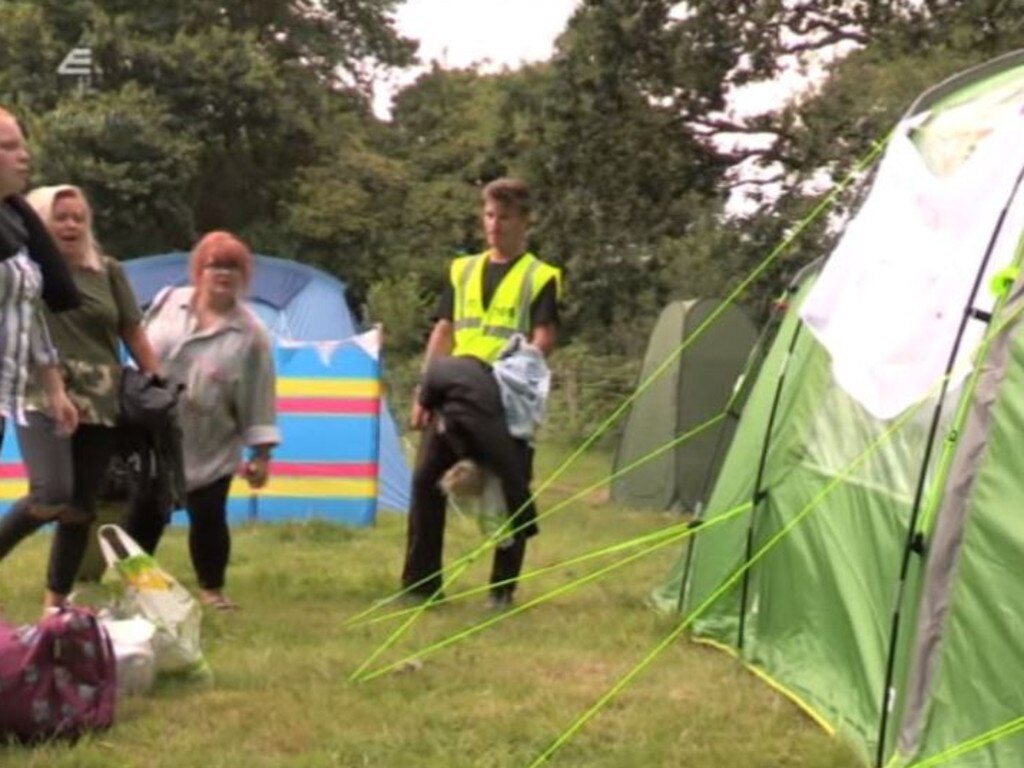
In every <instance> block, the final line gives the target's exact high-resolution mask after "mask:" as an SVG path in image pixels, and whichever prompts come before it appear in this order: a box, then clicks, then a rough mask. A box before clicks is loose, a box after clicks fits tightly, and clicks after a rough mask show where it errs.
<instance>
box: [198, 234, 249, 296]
mask: <svg viewBox="0 0 1024 768" xmlns="http://www.w3.org/2000/svg"><path fill="white" fill-rule="evenodd" d="M217 259H220V260H223V261H233V262H235V263H236V264H238V266H239V267H241V268H242V277H243V279H244V282H245V284H246V285H248V284H249V279H250V278H251V277H252V251H250V250H249V246H248V245H246V244H245V243H243V242H242V241H241V240H239V239H238V238H237V237H235V236H234V235H233V234H231V233H230V232H224V231H221V230H218V231H216V232H207V233H206V234H205V235H203V237H202V238H201V239H200V240H199V242H198V243H196V246H195V248H193V249H192V256H191V258H190V259H189V264H188V274H189V277H190V278H192V285H198V284H199V276H200V275H201V274H202V272H203V269H204V268H205V267H206V265H207V264H209V263H210V262H211V261H215V260H217Z"/></svg>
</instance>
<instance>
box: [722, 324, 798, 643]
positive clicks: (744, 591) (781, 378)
mask: <svg viewBox="0 0 1024 768" xmlns="http://www.w3.org/2000/svg"><path fill="white" fill-rule="evenodd" d="M803 327H804V324H803V323H802V322H798V323H797V325H796V328H794V329H793V336H792V338H791V339H790V340H789V348H788V349H787V350H786V358H785V360H783V362H782V368H781V369H780V370H779V374H778V378H777V380H776V382H775V394H774V396H773V397H772V407H771V410H770V411H769V412H768V423H767V424H766V425H765V430H764V440H762V441H761V456H760V458H758V461H757V475H756V476H755V479H754V492H753V494H751V498H750V501H751V509H750V521H749V523H748V524H747V544H746V550H745V552H744V555H743V565H744V570H743V585H742V587H741V589H740V624H739V628H738V629H737V632H736V647H737V649H739V650H740V651H742V650H743V640H744V635H745V634H746V626H747V601H748V595H749V591H750V568H748V567H746V566H748V565H749V564H750V560H751V558H752V557H753V556H754V523H755V522H756V519H757V510H758V506H759V505H760V504H761V502H762V501H763V500H764V497H765V495H766V494H765V492H764V491H763V490H762V488H761V486H762V484H763V481H764V473H765V468H766V466H767V464H768V447H769V445H770V444H771V440H772V433H773V432H774V431H775V417H776V416H777V415H778V412H779V403H780V402H781V401H782V388H783V386H784V385H785V383H786V372H787V370H788V368H789V362H790V360H792V359H793V350H794V349H796V343H797V340H799V338H800V331H801V330H802V329H803Z"/></svg>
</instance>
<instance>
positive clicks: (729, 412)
mask: <svg viewBox="0 0 1024 768" xmlns="http://www.w3.org/2000/svg"><path fill="white" fill-rule="evenodd" d="M803 273H804V272H803V270H801V271H800V272H799V273H798V275H797V278H799V276H801V275H803ZM797 278H794V280H793V281H790V285H789V287H788V288H787V289H786V291H784V292H783V294H782V296H780V297H779V299H778V300H776V301H775V304H774V307H773V311H772V313H771V315H770V316H769V317H768V321H767V322H766V323H765V324H764V328H763V329H762V330H761V333H760V334H759V335H758V337H757V339H756V340H755V341H754V345H753V346H752V347H751V348H750V354H748V355H747V362H746V364H745V365H744V366H743V370H742V371H741V372H740V375H739V377H738V378H737V381H739V382H740V385H739V386H738V387H737V388H736V390H735V391H734V392H733V393H732V395H731V396H730V397H729V402H728V403H726V404H725V414H726V417H727V418H728V419H729V420H731V422H732V423H738V422H739V420H740V417H741V416H742V414H743V406H744V405H745V404H746V398H745V397H744V396H743V390H744V389H745V388H748V387H752V386H753V384H754V380H755V379H756V374H757V369H758V368H759V367H760V364H761V358H762V357H763V356H762V355H761V354H760V353H761V351H762V350H763V349H764V346H765V341H766V340H767V339H768V336H769V335H770V333H771V331H772V329H773V327H774V326H775V325H776V324H777V323H778V322H779V321H780V318H781V317H782V316H783V315H784V314H785V312H786V309H787V307H788V304H787V299H788V298H789V295H790V293H791V291H792V288H793V286H794V285H795V280H796V279H797ZM738 401H741V402H739V403H738V405H737V402H738ZM729 423H730V421H726V423H725V424H723V426H722V428H721V429H720V430H719V432H718V437H717V439H716V440H715V450H714V452H713V454H712V459H711V461H710V462H709V464H708V471H707V473H706V474H705V475H704V488H703V489H702V490H701V494H700V500H699V501H698V502H697V504H698V507H697V510H696V514H694V518H693V521H692V522H691V527H693V528H696V527H698V526H699V525H700V524H701V523H702V522H703V521H704V520H703V518H702V517H701V514H702V513H703V512H704V510H705V509H706V508H707V506H706V505H707V503H708V501H710V499H709V498H708V497H709V496H710V495H711V490H712V487H713V486H712V481H713V480H714V479H716V478H717V476H718V473H717V472H716V471H715V465H716V464H717V463H718V457H719V455H720V454H721V453H722V450H723V448H724V447H725V445H726V442H727V441H726V439H725V434H726V431H727V428H728V425H729ZM696 539H697V535H696V534H694V535H693V536H690V537H688V541H687V542H686V560H685V561H684V562H683V577H682V579H681V580H680V582H679V600H678V603H677V605H678V608H677V610H678V611H679V612H680V613H682V610H683V600H684V599H685V596H686V585H687V582H688V581H689V578H690V563H691V562H692V560H693V548H694V546H696ZM748 556H749V555H748Z"/></svg>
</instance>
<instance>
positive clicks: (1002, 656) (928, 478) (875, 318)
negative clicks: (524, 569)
mask: <svg viewBox="0 0 1024 768" xmlns="http://www.w3.org/2000/svg"><path fill="white" fill-rule="evenodd" d="M1021 137H1024V51H1022V52H1018V53H1014V54H1010V55H1007V56H1004V57H1002V58H1000V59H997V60H995V61H993V62H990V63H988V64H985V65H982V66H980V67H978V68H975V69H973V70H970V71H968V72H965V73H963V74H962V75H960V76H958V77H955V78H953V79H951V80H949V81H947V82H945V83H943V84H941V85H940V86H938V87H937V88H935V89H933V90H932V91H929V92H927V93H926V94H924V95H923V96H922V97H921V98H920V99H919V100H918V101H917V102H916V103H915V104H914V105H913V106H912V107H911V109H910V110H909V112H908V113H907V115H906V116H905V118H904V119H903V120H902V121H901V122H900V123H899V125H898V126H897V127H896V129H895V132H894V133H893V135H892V137H891V139H890V143H889V144H888V145H887V148H886V154H885V157H884V159H883V161H882V163H881V165H880V166H879V168H878V173H877V176H876V177H875V179H874V181H873V183H872V188H871V190H870V192H869V194H868V196H867V197H866V199H865V202H864V205H863V206H862V208H861V210H860V211H859V213H858V214H857V216H856V217H855V218H854V219H853V221H852V222H851V223H850V225H849V226H848V227H847V229H846V231H845V232H844V234H843V237H842V239H841V241H840V243H839V245H838V246H837V248H836V251H835V252H833V254H832V255H831V257H830V258H829V260H828V261H827V262H826V264H825V266H824V268H823V269H822V271H821V272H820V274H818V275H817V276H816V277H815V278H813V279H808V280H805V282H804V284H803V285H802V286H801V287H800V289H799V291H798V293H797V295H796V297H795V299H794V305H795V306H799V313H797V312H790V313H789V314H788V316H787V317H786V318H785V320H784V322H783V323H782V324H781V326H780V329H779V332H778V335H777V337H776V340H775V342H774V344H773V346H772V348H771V350H770V351H769V353H768V355H767V358H766V361H765V364H764V365H763V366H762V368H761V373H760V375H759V376H758V378H757V381H756V383H755V384H754V385H753V388H752V390H751V393H750V396H749V398H748V399H747V402H746V404H745V407H744V409H743V412H742V415H741V419H740V423H739V426H738V429H737V432H736V435H735V437H734V439H733V441H732V445H731V447H730V450H729V452H728V455H727V457H726V459H725V462H724V464H723V467H722V471H721V473H720V475H719V479H718V481H717V483H716V485H715V487H714V489H713V491H712V493H711V495H710V498H709V501H708V505H707V509H706V512H705V514H704V515H703V524H702V525H701V526H700V527H699V528H698V529H697V535H696V537H695V538H693V539H692V540H691V543H690V545H689V547H688V548H687V550H686V552H685V553H684V554H683V556H682V557H681V559H680V561H679V563H678V564H677V566H676V569H675V571H674V572H673V574H672V577H671V578H670V579H669V580H668V581H667V583H665V584H664V585H662V586H661V587H660V588H659V589H658V590H656V592H655V593H654V599H655V601H656V602H657V603H658V604H660V605H661V606H662V607H664V608H666V609H668V610H680V611H681V612H682V613H683V614H686V615H688V616H691V617H696V618H695V620H694V623H693V625H692V635H693V637H694V638H695V639H697V640H700V641H703V642H706V643H709V644H712V645H715V646H717V647H720V648H723V649H725V650H727V651H728V652H730V653H732V654H734V655H736V656H737V657H738V658H739V659H741V660H742V661H743V662H744V663H745V664H747V665H749V666H750V667H751V668H752V669H754V670H755V671H756V672H757V673H758V674H759V675H761V676H762V677H764V678H766V679H768V680H770V681H771V682H772V683H773V684H774V685H775V686H776V687H777V688H779V689H780V690H782V691H784V692H786V693H787V694H788V695H789V696H790V697H791V698H793V699H794V700H795V701H797V702H798V703H799V704H800V705H801V706H803V707H804V708H805V709H806V710H807V711H808V712H810V713H812V714H813V716H814V717H815V718H816V720H817V721H818V722H819V723H820V724H822V725H823V726H825V727H826V728H827V729H829V730H832V731H836V732H838V733H840V734H842V735H843V736H845V737H846V738H848V739H849V740H850V741H852V742H853V743H854V744H856V745H857V746H858V747H859V748H860V749H861V751H862V753H863V755H864V758H865V762H871V763H873V764H875V765H890V766H896V765H898V766H905V765H915V764H917V762H919V761H922V760H927V759H929V758H934V759H935V761H936V762H935V763H934V764H936V765H937V764H939V763H940V762H941V763H942V764H946V765H951V766H970V767H971V768H1009V767H1011V766H1022V765H1024V731H1021V730H1014V727H1016V728H1019V727H1020V726H1021V724H1022V717H1024V671H1022V669H1024V667H1022V663H1024V459H1022V456H1024V449H1022V446H1024V322H1022V321H1024V280H1022V279H1021V278H1020V277H1019V276H1018V275H1019V264H1020V262H1021V260H1022V257H1024V239H1022V232H1024V185H1022V179H1024V140H1022V138H1021ZM736 511H738V512H739V514H738V516H731V517H730V516H728V514H727V513H730V512H736ZM947 759H948V762H947ZM926 764H928V765H932V764H933V763H931V762H928V763H926Z"/></svg>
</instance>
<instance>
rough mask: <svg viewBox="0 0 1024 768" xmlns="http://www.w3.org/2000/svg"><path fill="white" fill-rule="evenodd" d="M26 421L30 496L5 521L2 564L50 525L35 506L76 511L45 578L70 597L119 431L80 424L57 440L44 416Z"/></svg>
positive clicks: (58, 536) (57, 539) (0, 536)
mask: <svg viewBox="0 0 1024 768" xmlns="http://www.w3.org/2000/svg"><path fill="white" fill-rule="evenodd" d="M26 418H27V420H28V423H27V425H26V426H21V425H18V445H19V446H20V448H21V455H22V458H23V460H24V462H25V466H26V468H27V470H28V477H29V495H28V496H25V497H23V498H20V499H18V500H17V501H16V502H14V504H13V505H12V506H11V508H10V510H8V512H7V514H6V515H4V517H3V519H2V520H0V559H3V558H4V557H6V556H7V555H8V554H9V553H10V551H11V550H12V549H14V548H15V547H16V546H17V545H18V543H19V542H21V541H22V539H25V538H26V537H27V536H29V535H31V534H32V533H33V532H35V531H37V530H39V529H40V528H42V527H43V526H44V525H46V524H47V523H48V522H50V521H49V520H48V519H46V518H45V517H41V516H37V515H34V514H33V512H32V507H33V505H45V506H46V507H53V508H62V507H70V508H72V509H71V511H72V512H73V513H74V515H75V519H76V522H58V523H57V530H56V532H55V533H54V536H53V544H52V545H51V546H50V564H49V567H48V568H47V573H46V586H47V589H49V590H50V591H51V592H55V593H56V594H58V595H67V594H68V593H69V592H71V588H72V586H73V585H74V582H75V574H76V573H78V568H79V566H80V565H81V564H82V556H83V555H84V554H85V549H86V545H87V544H88V537H89V526H90V525H91V524H92V520H93V519H95V517H96V496H97V494H98V493H99V490H100V486H101V485H102V483H103V479H104V476H105V475H106V472H107V467H108V465H109V464H110V459H111V458H112V457H113V455H114V451H115V450H116V449H117V443H118V435H117V430H116V429H115V428H114V427H104V426H100V425H98V424H80V425H79V426H78V429H76V430H75V433H74V434H73V435H71V436H70V437H67V436H62V435H58V434H57V433H56V431H55V426H56V425H55V424H54V422H53V420H52V419H51V418H49V417H48V416H46V415H44V414H42V413H37V412H35V411H33V412H30V413H28V414H26Z"/></svg>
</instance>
